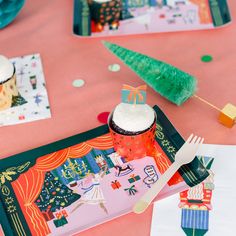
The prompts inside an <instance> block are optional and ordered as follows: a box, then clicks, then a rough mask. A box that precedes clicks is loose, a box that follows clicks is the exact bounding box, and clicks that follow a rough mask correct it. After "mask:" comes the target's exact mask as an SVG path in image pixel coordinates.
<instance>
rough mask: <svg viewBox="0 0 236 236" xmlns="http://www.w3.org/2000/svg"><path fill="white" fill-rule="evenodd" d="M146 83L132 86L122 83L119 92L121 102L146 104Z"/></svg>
mask: <svg viewBox="0 0 236 236" xmlns="http://www.w3.org/2000/svg"><path fill="white" fill-rule="evenodd" d="M146 89H147V86H146V85H141V86H139V87H136V88H135V87H132V86H130V85H127V84H124V85H123V88H122V92H121V96H122V102H123V103H128V104H146Z"/></svg>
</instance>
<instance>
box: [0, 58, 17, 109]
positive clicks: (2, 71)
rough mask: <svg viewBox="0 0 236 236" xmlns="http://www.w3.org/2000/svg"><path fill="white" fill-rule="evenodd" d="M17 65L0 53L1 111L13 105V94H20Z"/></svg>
mask: <svg viewBox="0 0 236 236" xmlns="http://www.w3.org/2000/svg"><path fill="white" fill-rule="evenodd" d="M18 94H19V93H18V90H17V86H16V75H15V67H14V66H13V64H12V63H11V62H10V61H9V60H8V59H7V58H6V57H4V56H2V55H0V111H1V110H5V109H8V108H10V107H11V106H12V99H13V96H18Z"/></svg>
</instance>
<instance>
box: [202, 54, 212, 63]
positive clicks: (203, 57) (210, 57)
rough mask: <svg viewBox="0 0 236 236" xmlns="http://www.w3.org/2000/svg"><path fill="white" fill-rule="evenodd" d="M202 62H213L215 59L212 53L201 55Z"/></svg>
mask: <svg viewBox="0 0 236 236" xmlns="http://www.w3.org/2000/svg"><path fill="white" fill-rule="evenodd" d="M201 60H202V62H211V61H212V60H213V58H212V56H211V55H203V56H202V57H201Z"/></svg>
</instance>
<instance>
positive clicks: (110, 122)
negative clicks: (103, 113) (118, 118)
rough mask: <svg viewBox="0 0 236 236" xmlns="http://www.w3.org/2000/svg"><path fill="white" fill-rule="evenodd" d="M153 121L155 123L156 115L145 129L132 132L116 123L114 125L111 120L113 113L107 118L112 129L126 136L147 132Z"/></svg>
mask: <svg viewBox="0 0 236 236" xmlns="http://www.w3.org/2000/svg"><path fill="white" fill-rule="evenodd" d="M155 123H156V117H155V119H154V121H153V123H152V124H151V125H150V127H148V128H147V129H145V130H141V131H137V132H132V131H127V130H124V129H122V128H120V127H119V126H118V125H116V123H115V122H114V121H113V114H111V116H110V117H109V119H108V124H109V127H110V128H111V129H112V130H113V131H115V132H116V133H118V134H122V135H127V136H133V135H139V134H143V133H145V132H147V131H148V130H149V129H151V128H152V127H153V125H154V124H155Z"/></svg>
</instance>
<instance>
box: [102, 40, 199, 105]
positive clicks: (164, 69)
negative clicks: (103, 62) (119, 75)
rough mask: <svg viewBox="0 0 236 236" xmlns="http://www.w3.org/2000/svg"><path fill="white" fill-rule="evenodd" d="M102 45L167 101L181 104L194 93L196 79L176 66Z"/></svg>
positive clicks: (106, 44) (105, 44) (109, 45)
mask: <svg viewBox="0 0 236 236" xmlns="http://www.w3.org/2000/svg"><path fill="white" fill-rule="evenodd" d="M103 44H104V46H105V47H106V48H107V49H109V50H110V51H111V52H112V53H113V54H114V55H116V56H117V57H118V58H119V59H120V60H121V61H123V63H125V64H126V65H127V66H128V67H129V68H130V69H132V70H133V71H134V72H135V73H136V74H137V75H138V76H140V78H141V79H142V80H144V82H146V83H147V84H148V85H149V86H150V87H152V88H153V89H154V90H155V91H156V92H158V93H159V94H161V95H162V96H163V97H165V98H166V99H168V100H169V101H171V102H173V103H175V104H177V105H181V104H182V103H183V102H185V101H186V100H187V99H188V98H190V97H191V96H193V95H194V93H195V91H196V87H197V80H196V78H194V77H193V76H191V75H189V74H187V73H185V72H184V71H181V70H179V69H178V68H176V67H174V66H172V65H169V64H167V63H164V62H162V61H158V60H156V59H154V58H151V57H148V56H146V55H143V54H141V53H138V52H134V51H131V50H129V49H126V48H124V47H121V46H118V45H116V44H112V43H109V42H103Z"/></svg>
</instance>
